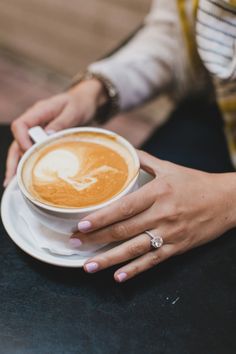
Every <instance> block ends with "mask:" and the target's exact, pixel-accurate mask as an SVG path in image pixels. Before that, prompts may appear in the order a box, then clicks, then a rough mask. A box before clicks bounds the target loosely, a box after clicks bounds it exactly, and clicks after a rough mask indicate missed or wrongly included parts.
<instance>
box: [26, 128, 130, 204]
mask: <svg viewBox="0 0 236 354" xmlns="http://www.w3.org/2000/svg"><path fill="white" fill-rule="evenodd" d="M136 173H137V171H136V168H135V163H134V160H133V158H132V156H131V153H130V152H129V151H128V149H127V148H126V147H125V146H123V145H122V144H121V143H119V142H118V141H117V139H116V138H115V137H113V136H110V135H107V134H103V133H97V132H79V133H74V134H70V135H66V136H64V137H62V138H58V139H55V140H53V141H51V142H50V143H46V144H45V145H43V146H41V147H39V148H38V149H37V150H36V151H34V152H33V153H32V155H30V156H29V158H28V159H27V160H26V162H25V163H24V165H23V168H22V179H23V182H24V185H25V187H26V189H27V190H28V192H29V193H30V194H31V196H32V197H33V198H35V199H36V200H38V201H40V202H42V203H44V204H49V205H52V206H56V207H59V208H60V207H61V208H86V207H89V206H94V205H98V204H101V203H103V202H106V201H107V200H109V199H111V198H113V197H114V196H116V195H117V194H119V193H120V192H121V191H122V190H123V189H124V188H125V187H126V186H127V185H128V184H129V182H130V181H131V180H132V179H133V178H134V176H135V175H136Z"/></svg>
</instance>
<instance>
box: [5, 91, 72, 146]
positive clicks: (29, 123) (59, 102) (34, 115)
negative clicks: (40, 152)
mask: <svg viewBox="0 0 236 354" xmlns="http://www.w3.org/2000/svg"><path fill="white" fill-rule="evenodd" d="M65 104H66V97H64V96H63V95H58V96H57V97H55V98H54V99H51V100H47V101H42V102H38V103H37V104H35V105H34V106H33V107H32V108H30V109H29V110H28V111H26V112H25V113H24V114H23V115H21V116H20V117H19V118H18V119H16V120H15V121H14V122H13V123H12V125H11V128H12V133H13V135H14V137H15V139H16V140H17V142H18V144H19V146H20V148H21V149H22V150H23V151H25V150H27V149H28V148H30V146H31V145H32V141H31V139H30V137H29V135H28V130H29V129H30V128H32V127H34V126H36V125H40V126H45V124H46V123H48V122H49V121H50V120H51V119H53V118H55V116H57V115H58V114H60V112H61V111H62V109H63V108H64V105H65Z"/></svg>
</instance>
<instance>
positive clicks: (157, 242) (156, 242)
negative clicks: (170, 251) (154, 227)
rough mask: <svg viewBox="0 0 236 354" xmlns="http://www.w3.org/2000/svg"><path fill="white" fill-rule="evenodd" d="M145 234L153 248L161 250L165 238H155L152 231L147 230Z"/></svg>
mask: <svg viewBox="0 0 236 354" xmlns="http://www.w3.org/2000/svg"><path fill="white" fill-rule="evenodd" d="M145 234H146V235H148V236H149V237H150V239H151V246H152V247H153V248H155V249H158V248H160V247H161V246H162V245H163V238H162V237H161V236H154V235H153V234H152V233H151V231H148V230H146V231H145Z"/></svg>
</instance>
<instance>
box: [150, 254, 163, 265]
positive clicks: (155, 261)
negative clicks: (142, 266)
mask: <svg viewBox="0 0 236 354" xmlns="http://www.w3.org/2000/svg"><path fill="white" fill-rule="evenodd" d="M160 262H161V256H160V254H159V252H152V253H151V256H150V265H151V267H154V266H155V265H157V264H158V263H160Z"/></svg>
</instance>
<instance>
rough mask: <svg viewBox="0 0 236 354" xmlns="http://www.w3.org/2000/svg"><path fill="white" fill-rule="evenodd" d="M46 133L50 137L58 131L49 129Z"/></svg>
mask: <svg viewBox="0 0 236 354" xmlns="http://www.w3.org/2000/svg"><path fill="white" fill-rule="evenodd" d="M46 133H47V134H48V135H52V134H55V133H56V131H55V130H52V129H49V130H46Z"/></svg>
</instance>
